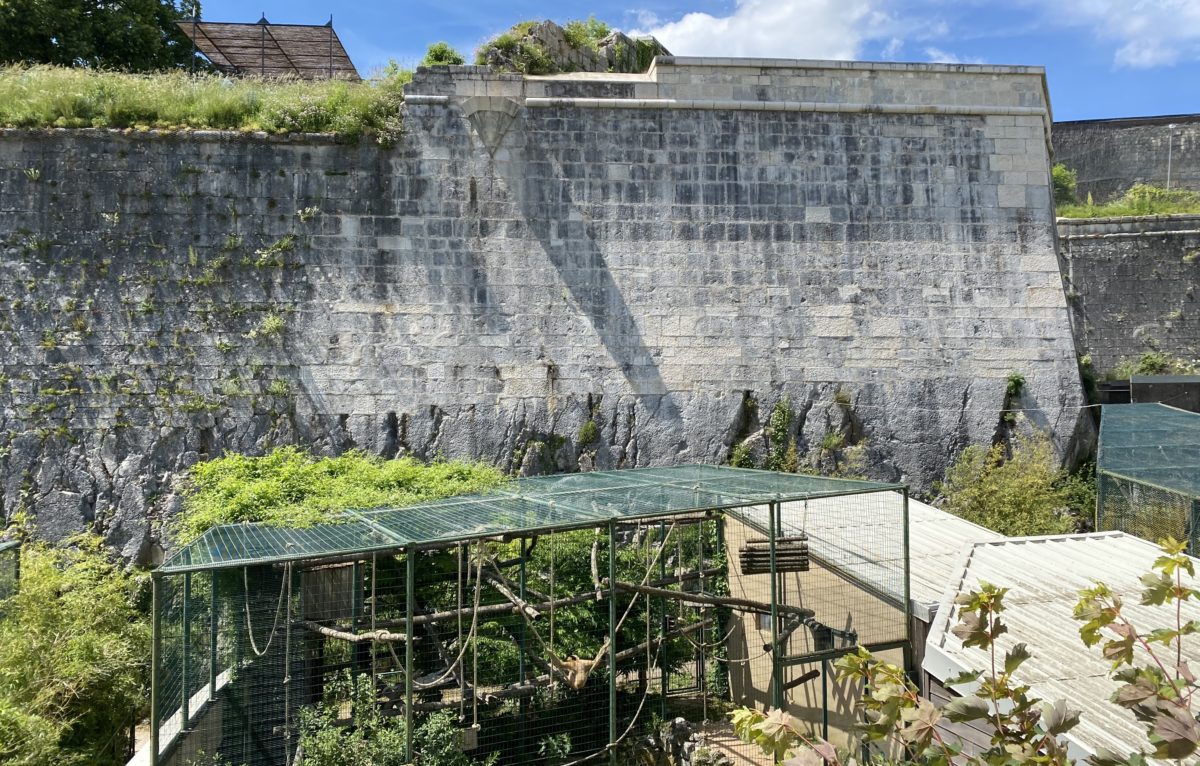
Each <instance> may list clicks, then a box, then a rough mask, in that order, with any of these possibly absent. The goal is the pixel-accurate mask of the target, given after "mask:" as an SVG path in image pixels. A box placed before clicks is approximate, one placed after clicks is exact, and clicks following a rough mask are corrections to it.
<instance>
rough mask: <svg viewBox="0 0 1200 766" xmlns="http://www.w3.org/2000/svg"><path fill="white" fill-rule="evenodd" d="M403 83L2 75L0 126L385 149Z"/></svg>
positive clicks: (397, 77) (397, 75)
mask: <svg viewBox="0 0 1200 766" xmlns="http://www.w3.org/2000/svg"><path fill="white" fill-rule="evenodd" d="M410 79H411V73H409V72H406V71H402V70H400V69H398V68H395V67H393V68H391V69H389V70H388V71H386V72H385V73H384V74H383V76H381V77H380V78H378V79H375V80H368V81H364V82H345V81H342V80H323V81H311V80H286V79H270V80H262V79H258V78H253V77H242V78H225V77H219V76H215V75H196V76H192V75H188V74H186V73H184V72H169V73H162V74H154V75H134V74H121V73H117V72H99V71H94V70H87V69H68V68H63V67H50V66H35V67H22V66H9V67H4V68H0V126H4V127H12V128H43V127H58V128H89V127H94V128H143V129H150V128H158V129H168V130H171V129H185V130H186V129H198V128H199V129H213V130H240V131H256V130H262V131H266V132H268V133H294V132H318V133H335V134H337V135H338V136H339V137H342V138H345V139H354V138H358V137H359V136H362V135H370V136H373V137H374V138H375V139H376V140H377V141H378V142H380V143H381V144H384V145H390V144H391V143H393V142H395V141H396V140H397V139H398V138H399V137H400V135H401V133H402V125H401V123H400V104H401V103H402V101H403V94H402V88H403V87H404V84H405V83H407V82H408V81H409V80H410Z"/></svg>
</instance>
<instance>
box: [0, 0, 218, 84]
mask: <svg viewBox="0 0 1200 766" xmlns="http://www.w3.org/2000/svg"><path fill="white" fill-rule="evenodd" d="M193 11H195V12H196V13H197V14H198V13H199V3H198V2H194V0H124V1H123V2H120V3H112V2H103V0H0V62H4V63H23V64H59V65H62V66H86V67H92V68H95V69H121V70H128V71H135V72H149V71H155V70H161V69H171V68H177V67H184V66H188V65H189V64H190V63H191V62H192V60H193V55H192V43H191V42H190V41H189V40H188V39H187V36H186V35H185V34H184V33H183V32H182V31H181V30H180V29H179V28H178V27H177V26H176V24H175V22H176V21H178V20H180V19H184V18H191V16H192V13H193Z"/></svg>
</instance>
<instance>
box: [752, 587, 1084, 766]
mask: <svg viewBox="0 0 1200 766" xmlns="http://www.w3.org/2000/svg"><path fill="white" fill-rule="evenodd" d="M1006 593H1007V589H1005V588H997V587H994V586H991V585H988V584H987V583H982V584H981V586H980V590H979V591H976V592H974V593H967V594H963V595H962V596H960V597H959V600H958V604H959V607H960V610H959V622H958V624H957V625H955V626H954V628H952V632H953V633H954V634H955V635H956V636H958V637H959V638H960V639H962V641H963V644H964V646H977V647H979V648H981V649H983V650H984V651H986V652H988V653H989V655H990V659H991V662H990V663H989V667H990V670H989V671H988V672H969V673H963V674H962V675H960V676H958V677H956V678H954V679H951V680H950V682H949V683H950V685H951V686H958V687H964V686H966V685H973V686H974V690H973V691H970V692H968V693H965V694H964V696H962V697H959V698H957V699H954V700H952V701H950V702H948V703H947V704H945V705H944V706H942V707H941V708H938V707H937V706H935V705H934V704H933V703H932V702H930V701H929V700H927V699H924V698H923V697H921V696H920V693H919V690H918V689H917V687H916V686H915V685H913V682H912V680H911V679H909V677H908V675H907V674H906V673H905V672H904V670H903V669H902V668H900V667H897V666H896V665H893V664H891V663H888V662H884V661H882V660H879V659H877V658H875V657H874V656H872V655H871V653H870V652H869V651H867V650H866V649H862V648H860V649H859V650H858V652H857V653H855V654H848V655H846V656H844V657H842V658H841V659H839V660H838V661H837V662H836V663H835V665H836V668H837V674H838V677H839V678H840V679H841V680H843V681H848V680H852V681H857V682H860V683H862V684H863V685H864V687H863V688H866V689H870V690H871V692H870V693H869V694H865V695H864V696H863V697H862V699H861V700H860V702H859V707H860V710H859V712H860V713H861V715H862V720H863V721H864V723H863V724H861V725H860V726H859V727H858V729H857V734H858V735H859V737H860V738H861V740H862V741H861V744H862V745H864V748H863V750H862V751H861V752H863V753H866V752H869V746H871V745H875V746H886V745H889V744H891V743H898V744H899V745H900V746H901V747H902V748H903V757H902V758H901V759H898V760H896V761H892V760H889V759H887V758H884V757H881V756H878V755H876V756H873V757H867V758H866V760H865V762H867V763H874V764H884V763H921V764H927V765H928V766H951V764H957V765H958V766H984V765H985V764H988V765H989V766H990V765H992V764H1018V763H1040V764H1050V765H1052V766H1066V764H1069V763H1071V761H1070V760H1069V759H1068V757H1067V746H1066V742H1065V741H1064V740H1062V739H1061V737H1062V735H1064V734H1066V733H1067V732H1069V731H1070V730H1071V729H1072V728H1074V727H1075V726H1076V725H1077V724H1078V723H1079V713H1078V711H1074V710H1071V709H1069V708H1068V707H1067V706H1066V704H1064V703H1062V702H1058V703H1054V704H1049V703H1044V702H1042V701H1041V700H1039V699H1037V698H1036V697H1033V696H1032V695H1031V694H1030V688H1029V686H1027V685H1025V684H1022V683H1021V682H1020V681H1018V680H1017V678H1016V673H1017V671H1018V670H1019V669H1020V668H1021V666H1022V665H1023V664H1024V663H1025V661H1026V660H1028V659H1029V658H1030V656H1031V655H1030V653H1029V650H1028V649H1027V648H1026V646H1025V644H1015V645H1014V646H1013V647H1012V648H1011V649H1010V650H1009V651H1007V652H1005V653H1004V655H1003V656H1000V654H999V652H998V650H997V646H996V639H997V637H999V636H1001V635H1003V634H1004V633H1007V632H1008V627H1007V626H1006V625H1005V624H1004V622H1003V621H1002V620H1001V615H1002V614H1003V612H1004V597H1005V595H1006ZM731 717H732V719H733V725H734V729H735V730H736V731H737V733H738V735H739V736H740V737H741V738H742V739H744V740H746V741H748V742H753V743H755V744H758V745H759V746H760V747H761V748H762V749H763V751H764V752H766V753H769V754H771V755H772V756H773V757H774V759H775V762H776V763H780V762H782V763H783V764H784V766H822V765H824V764H828V765H829V766H844V765H845V766H848V765H849V764H852V763H858V762H860V761H859V759H858V757H856V756H857V755H858V753H855V752H854V751H852V750H845V749H843V750H839V749H837V748H836V747H834V746H833V745H832V744H830V743H829V742H825V741H824V740H821V739H814V738H811V737H809V736H807V735H806V734H805V733H804V732H805V726H804V724H803V723H802V722H800V721H798V720H797V719H795V718H794V717H792V716H791V715H789V714H788V713H786V712H785V711H782V710H772V711H770V712H769V713H760V712H758V711H754V710H750V709H747V708H742V709H740V710H736V711H734V713H733V714H732V716H731ZM943 720H945V721H949V722H952V723H955V722H968V721H979V722H983V723H985V724H990V727H989V728H990V730H991V743H990V746H989V747H988V748H986V749H985V750H984V751H983V752H982V753H980V754H979V755H977V756H969V755H965V754H964V753H963V752H962V748H961V746H960V745H959V743H958V742H955V741H953V740H947V739H944V738H943V737H942V734H941V731H940V724H941V723H942V721H943Z"/></svg>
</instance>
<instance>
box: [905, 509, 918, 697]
mask: <svg viewBox="0 0 1200 766" xmlns="http://www.w3.org/2000/svg"><path fill="white" fill-rule="evenodd" d="M902 494H903V497H904V506H903V523H904V537H903V539H904V669H905V671H907V672H908V673H909V675H910V677H912V676H916V675H917V673H918V671H919V670H920V668H915V667H913V633H912V629H913V624H912V572H911V571H910V567H911V562H910V559H911V558H912V557H911V556H910V555H909V545H908V487H905V488H904V489H903V491H902ZM913 680H914V681H918V680H919V679H917V678H913ZM918 686H919V684H918Z"/></svg>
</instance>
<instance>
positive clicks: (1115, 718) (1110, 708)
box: [924, 532, 1200, 762]
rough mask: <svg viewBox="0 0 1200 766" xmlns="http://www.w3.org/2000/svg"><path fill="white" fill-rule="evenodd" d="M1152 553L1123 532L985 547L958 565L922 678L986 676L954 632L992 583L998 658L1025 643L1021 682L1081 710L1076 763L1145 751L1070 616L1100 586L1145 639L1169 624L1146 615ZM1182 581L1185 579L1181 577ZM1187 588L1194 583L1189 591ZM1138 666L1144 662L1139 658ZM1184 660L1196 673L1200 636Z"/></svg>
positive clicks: (1100, 662) (1187, 611) (1153, 613)
mask: <svg viewBox="0 0 1200 766" xmlns="http://www.w3.org/2000/svg"><path fill="white" fill-rule="evenodd" d="M1158 555H1159V550H1158V547H1157V546H1155V545H1154V544H1152V543H1148V542H1146V541H1145V540H1142V539H1140V538H1137V537H1133V536H1132V535H1127V534H1125V533H1123V532H1096V533H1092V534H1083V535H1056V536H1048V537H1023V538H1010V539H1001V540H995V541H991V542H981V543H977V544H975V545H972V546H970V547H969V548H968V549H967V551H966V552H965V553H964V554H963V555H961V556H960V557H959V562H960V563H959V565H958V566H957V567H956V571H955V573H954V574H953V576H952V578H951V581H950V584H949V587H948V588H947V589H946V591H945V593H944V595H943V598H942V603H941V606H940V608H939V610H938V613H937V617H936V619H935V620H934V623H933V626H932V628H931V630H930V632H929V638H928V641H927V643H926V654H925V665H924V669H925V670H926V671H927V672H929V673H930V674H931V675H933V676H934V677H935V678H938V679H939V680H942V681H945V680H946V679H947V678H951V677H953V676H955V675H957V674H958V673H960V672H963V671H967V670H986V669H987V667H988V664H989V662H990V660H989V656H988V654H987V653H986V652H984V651H983V650H981V649H979V648H978V647H971V648H964V647H963V645H962V642H961V641H960V640H959V639H958V638H957V637H955V636H954V635H953V634H952V633H951V632H950V628H951V627H952V626H953V625H955V624H956V623H957V622H958V617H959V607H958V606H957V605H956V604H955V603H954V599H955V597H956V596H958V595H959V594H960V593H966V592H970V591H972V590H976V589H977V588H978V587H979V583H980V582H981V581H982V582H988V583H991V584H993V585H996V586H999V587H1004V588H1008V589H1009V592H1008V595H1007V596H1006V597H1005V600H1004V603H1005V605H1006V610H1005V612H1004V614H1003V615H1002V617H1001V619H1003V620H1004V622H1005V623H1006V624H1007V625H1008V633H1007V634H1004V635H1002V636H1001V637H1000V638H999V639H998V645H999V647H1000V650H1001V651H1007V650H1008V649H1010V648H1012V646H1013V644H1016V643H1018V642H1023V643H1025V644H1026V645H1027V646H1028V647H1029V651H1030V652H1031V654H1032V657H1031V658H1030V659H1029V660H1028V661H1026V663H1025V664H1024V665H1022V666H1021V668H1020V670H1019V671H1018V673H1017V676H1018V679H1019V680H1020V681H1022V682H1024V683H1026V684H1028V685H1029V686H1030V687H1032V690H1033V694H1034V695H1035V696H1037V697H1039V698H1040V699H1042V700H1046V701H1050V702H1054V701H1058V700H1064V701H1066V703H1067V705H1068V706H1070V707H1072V708H1076V709H1079V710H1081V711H1082V717H1081V720H1080V724H1079V726H1077V727H1076V728H1075V729H1074V730H1072V731H1071V733H1070V736H1069V744H1070V746H1071V750H1072V752H1071V755H1072V756H1073V757H1075V758H1077V759H1079V760H1080V761H1081V762H1082V760H1083V759H1084V758H1086V757H1087V756H1088V755H1091V754H1093V753H1095V752H1096V751H1097V749H1099V748H1104V749H1107V750H1110V751H1113V752H1116V753H1122V754H1124V753H1129V752H1132V751H1134V750H1136V749H1138V748H1143V747H1145V744H1144V743H1145V734H1144V730H1143V728H1142V726H1141V724H1139V723H1138V722H1137V721H1136V720H1135V719H1134V717H1133V715H1132V714H1130V713H1129V712H1128V711H1126V710H1123V709H1122V708H1119V707H1117V706H1116V705H1114V704H1112V703H1111V702H1110V701H1109V697H1110V696H1111V695H1112V693H1113V692H1114V691H1116V689H1117V685H1116V684H1115V683H1114V682H1113V681H1111V680H1110V679H1109V672H1110V670H1111V666H1110V663H1108V662H1107V661H1105V660H1104V659H1103V658H1102V657H1101V654H1100V650H1099V648H1098V647H1096V648H1092V649H1089V648H1087V647H1085V646H1084V645H1083V642H1082V641H1081V640H1080V638H1079V627H1080V625H1081V623H1079V622H1078V621H1076V620H1075V619H1074V618H1073V617H1072V609H1073V608H1074V606H1075V604H1076V602H1077V601H1078V600H1079V591H1080V590H1081V589H1083V588H1087V587H1090V586H1091V585H1092V584H1093V583H1095V582H1096V581H1103V582H1105V583H1107V584H1108V585H1109V586H1110V587H1111V588H1112V589H1113V592H1114V593H1116V594H1118V595H1120V596H1121V597H1122V598H1123V600H1124V603H1125V612H1126V614H1127V616H1129V617H1130V619H1131V620H1132V621H1133V623H1134V624H1135V625H1137V626H1138V627H1139V628H1140V629H1141V630H1149V629H1151V628H1154V627H1166V626H1168V625H1174V624H1175V613H1174V609H1173V608H1167V607H1152V606H1142V605H1141V604H1140V594H1141V592H1142V584H1141V583H1140V582H1139V578H1140V577H1141V576H1142V575H1143V574H1145V573H1146V572H1148V571H1149V570H1150V567H1151V565H1152V564H1153V563H1154V560H1155V559H1156V558H1157V557H1158ZM1184 576H1185V578H1186V577H1187V575H1186V574H1185V575H1184ZM1191 584H1192V586H1193V587H1195V586H1196V584H1197V583H1195V582H1193V583H1191ZM1183 619H1184V620H1189V619H1200V604H1197V603H1196V602H1194V601H1188V602H1185V604H1184V608H1183ZM1137 653H1138V654H1139V655H1141V657H1142V659H1144V660H1147V661H1148V657H1146V655H1144V654H1142V650H1141V649H1138V650H1137ZM1184 659H1185V660H1187V661H1189V662H1190V663H1191V665H1192V667H1197V666H1198V665H1200V636H1189V637H1187V638H1186V639H1185V642H1184Z"/></svg>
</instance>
